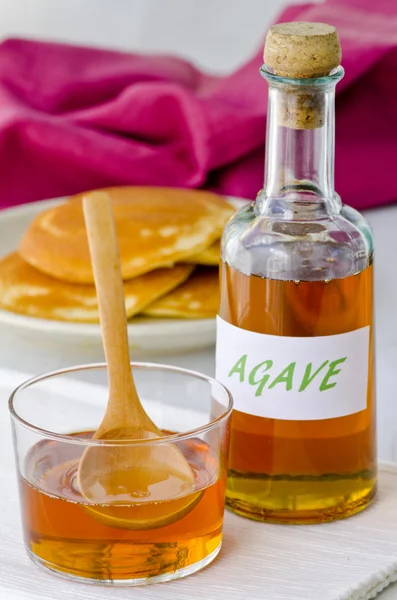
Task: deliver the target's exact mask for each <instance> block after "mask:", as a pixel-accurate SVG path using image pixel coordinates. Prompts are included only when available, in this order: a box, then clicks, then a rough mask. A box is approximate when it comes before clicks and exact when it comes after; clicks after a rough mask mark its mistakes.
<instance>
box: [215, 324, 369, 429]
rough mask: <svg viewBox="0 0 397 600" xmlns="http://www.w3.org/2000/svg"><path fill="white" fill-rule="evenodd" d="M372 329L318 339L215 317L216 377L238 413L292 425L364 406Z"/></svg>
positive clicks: (354, 411)
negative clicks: (248, 327) (267, 331)
mask: <svg viewBox="0 0 397 600" xmlns="http://www.w3.org/2000/svg"><path fill="white" fill-rule="evenodd" d="M369 334H370V328H369V326H368V327H363V328H361V329H356V330H355V331H349V332H348V333H341V334H338V335H327V336H319V337H287V336H278V335H267V334H264V333H255V332H253V331H247V330H246V329H240V328H239V327H236V326H235V325H231V324H230V323H227V322H226V321H224V320H223V319H222V318H221V317H217V343H216V378H217V379H218V381H220V382H221V383H223V385H224V386H225V387H227V388H228V389H229V391H230V392H231V394H232V396H233V399H234V408H235V409H236V410H238V411H241V412H244V413H248V414H251V415H256V416H258V417H268V418H269V419H283V420H294V421H307V420H320V419H333V418H335V417H343V416H346V415H352V414H354V413H357V412H360V411H362V410H364V409H365V408H366V407H367V385H368V359H369Z"/></svg>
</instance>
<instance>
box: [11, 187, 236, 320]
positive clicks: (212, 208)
mask: <svg viewBox="0 0 397 600" xmlns="http://www.w3.org/2000/svg"><path fill="white" fill-rule="evenodd" d="M106 191H107V192H108V193H109V194H110V196H111V198H112V202H113V207H114V215H115V221H116V228H117V234H118V241H119V249H120V257H121V267H122V275H123V280H124V291H125V301H126V311H127V316H128V318H131V317H133V316H135V315H138V314H143V315H145V316H148V317H156V318H158V317H181V318H194V319H197V318H207V317H214V316H215V315H216V313H217V310H218V297H219V294H218V262H219V239H220V236H221V233H222V229H223V227H224V225H225V223H226V221H227V220H228V219H229V217H230V216H231V215H232V214H233V212H234V209H233V207H232V206H230V205H229V204H228V203H227V202H225V200H223V198H221V197H219V196H217V195H215V194H212V193H210V192H204V191H193V190H181V189H174V188H150V187H117V188H109V189H107V190H106ZM0 307H1V308H3V309H6V310H9V311H12V312H16V313H20V314H24V315H29V316H33V317H40V318H45V319H55V320H60V321H73V322H85V323H89V322H98V321H99V314H98V304H97V299H96V293H95V286H94V279H93V273H92V268H91V261H90V255H89V249H88V242H87V236H86V230H85V224H84V216H83V211H82V195H81V194H79V195H77V196H73V197H72V198H70V199H69V201H67V202H66V203H64V204H61V205H57V206H54V208H51V209H49V210H47V211H45V212H43V213H42V214H40V215H38V216H37V217H36V218H35V219H34V220H33V222H32V223H31V225H30V227H29V228H28V230H27V231H26V232H25V234H24V236H23V237H22V240H21V242H20V245H19V248H18V251H17V252H14V253H12V254H10V255H8V256H6V257H4V258H3V259H2V260H0Z"/></svg>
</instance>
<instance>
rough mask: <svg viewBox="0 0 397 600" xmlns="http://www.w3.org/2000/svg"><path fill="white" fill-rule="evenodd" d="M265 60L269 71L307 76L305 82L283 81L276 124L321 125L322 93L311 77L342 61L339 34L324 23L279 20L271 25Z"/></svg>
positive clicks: (305, 127) (324, 74) (284, 74)
mask: <svg viewBox="0 0 397 600" xmlns="http://www.w3.org/2000/svg"><path fill="white" fill-rule="evenodd" d="M264 61H265V65H266V67H267V68H268V69H269V70H271V72H272V73H274V74H275V75H278V76H280V77H285V78H291V79H307V80H308V81H307V85H306V84H302V83H301V84H299V85H298V84H296V83H295V84H294V82H293V81H291V85H290V86H288V84H286V85H285V86H284V88H285V90H284V91H285V93H284V94H283V96H282V99H281V101H280V102H279V104H278V107H277V121H278V124H279V125H282V126H284V127H290V128H292V129H315V128H319V127H322V126H323V124H324V119H325V114H324V111H325V107H324V95H323V93H322V91H321V90H319V89H318V86H314V85H313V84H311V83H310V79H313V78H316V77H324V76H326V75H329V74H330V72H331V71H332V70H333V69H335V68H336V67H338V66H339V65H340V62H341V48H340V43H339V39H338V33H337V31H336V29H335V27H333V26H332V25H327V24H326V23H301V22H293V23H279V24H278V25H273V26H272V27H270V29H269V31H268V34H267V37H266V43H265V50H264Z"/></svg>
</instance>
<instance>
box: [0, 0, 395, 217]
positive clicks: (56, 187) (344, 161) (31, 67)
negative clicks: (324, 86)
mask: <svg viewBox="0 0 397 600" xmlns="http://www.w3.org/2000/svg"><path fill="white" fill-rule="evenodd" d="M279 20H280V21H289V20H300V21H323V22H328V23H332V24H334V25H336V26H337V28H338V31H339V34H340V38H341V41H342V48H343V65H344V67H345V69H346V76H345V78H344V79H343V80H342V82H341V83H340V84H339V85H338V88H337V134H336V139H337V144H336V145H337V148H336V157H337V158H336V187H337V190H338V192H339V193H340V194H341V196H342V198H343V200H344V201H345V202H346V203H348V204H351V205H353V206H356V207H358V208H366V207H370V206H378V205H382V204H387V203H390V202H393V201H395V200H396V199H397V177H396V176H395V171H396V169H397V101H396V98H397V3H396V0H377V1H376V2H374V1H373V0H328V1H327V2H325V4H320V5H319V4H314V5H311V4H304V5H300V6H293V7H290V8H289V9H287V10H286V11H285V12H284V13H283V14H282V15H281V17H280V19H279ZM237 33H238V32H237ZM261 54H262V50H261V51H260V52H258V54H257V55H256V56H255V57H254V58H253V59H252V60H251V61H250V62H249V63H248V64H246V65H244V66H243V67H242V68H241V69H239V70H238V71H237V72H235V73H234V74H232V75H231V76H229V77H225V78H216V77H209V76H206V75H204V74H202V73H200V72H199V71H198V70H197V69H196V68H194V67H193V66H192V65H190V64H188V63H187V62H185V61H183V60H179V59H176V58H171V57H165V56H140V55H133V54H123V53H118V52H109V51H104V50H94V49H88V48H78V47H73V46H66V45H61V44H50V43H41V42H32V41H23V40H12V39H11V40H7V41H5V42H3V43H2V44H1V45H0V207H6V206H11V205H15V204H19V203H22V202H30V201H33V200H38V199H42V198H49V197H56V196H62V195H65V194H72V193H75V192H79V191H82V190H84V189H89V188H95V187H100V186H107V185H126V184H151V185H173V186H182V187H209V188H211V189H215V190H217V191H219V192H221V193H224V194H231V195H236V196H243V197H246V198H254V197H255V195H256V193H257V192H258V190H259V189H260V187H261V186H262V181H263V164H264V157H263V151H264V142H265V118H266V96H267V89H266V88H267V86H266V83H265V82H264V81H263V80H262V78H261V77H260V75H259V72H258V70H259V68H260V66H261V64H262V58H261Z"/></svg>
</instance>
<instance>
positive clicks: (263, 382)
mask: <svg viewBox="0 0 397 600" xmlns="http://www.w3.org/2000/svg"><path fill="white" fill-rule="evenodd" d="M272 366H273V361H272V360H264V361H263V362H261V363H259V365H256V367H254V368H253V369H252V371H251V373H250V374H249V376H248V381H249V383H250V384H251V385H257V386H258V387H257V388H256V392H255V396H261V395H262V391H263V388H264V387H265V385H266V384H267V382H268V380H269V377H270V375H264V376H263V377H261V379H258V380H257V381H256V380H255V377H256V375H257V373H258V371H259V369H260V368H261V367H263V371H262V375H263V373H265V372H266V371H268V370H269V369H271V368H272Z"/></svg>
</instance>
